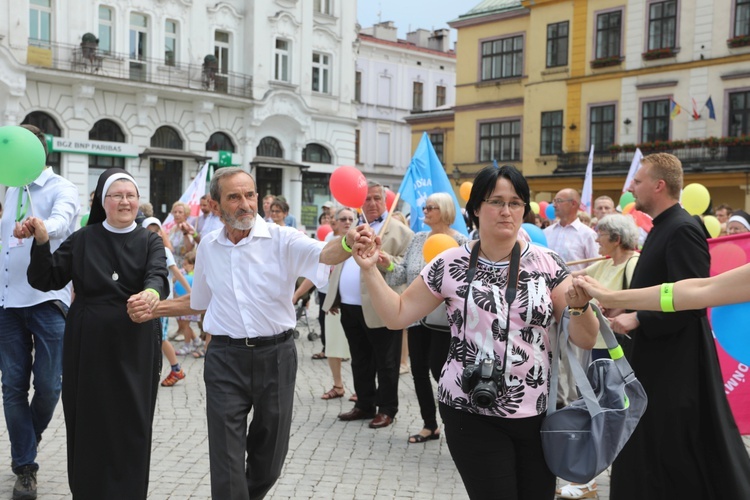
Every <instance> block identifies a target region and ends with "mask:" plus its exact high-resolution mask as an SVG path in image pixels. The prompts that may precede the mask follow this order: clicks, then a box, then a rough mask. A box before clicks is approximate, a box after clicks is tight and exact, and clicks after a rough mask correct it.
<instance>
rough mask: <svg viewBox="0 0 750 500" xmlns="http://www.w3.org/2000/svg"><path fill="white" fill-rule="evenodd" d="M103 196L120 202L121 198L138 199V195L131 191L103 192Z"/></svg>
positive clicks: (130, 200) (129, 200)
mask: <svg viewBox="0 0 750 500" xmlns="http://www.w3.org/2000/svg"><path fill="white" fill-rule="evenodd" d="M104 197H105V198H112V199H113V200H115V201H116V202H117V203H120V202H121V201H122V200H128V202H132V201H135V200H137V199H138V195H136V194H133V193H128V194H122V193H115V194H105V195H104Z"/></svg>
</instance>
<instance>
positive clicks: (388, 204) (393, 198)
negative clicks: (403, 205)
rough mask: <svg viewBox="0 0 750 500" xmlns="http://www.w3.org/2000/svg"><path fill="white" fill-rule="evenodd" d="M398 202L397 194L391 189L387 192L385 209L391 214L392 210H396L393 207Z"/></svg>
mask: <svg viewBox="0 0 750 500" xmlns="http://www.w3.org/2000/svg"><path fill="white" fill-rule="evenodd" d="M394 201H396V193H394V192H393V191H391V190H390V189H386V190H385V209H386V210H388V211H389V212H390V211H391V209H393V208H396V207H394V206H393V202H394Z"/></svg>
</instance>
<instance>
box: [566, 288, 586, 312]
mask: <svg viewBox="0 0 750 500" xmlns="http://www.w3.org/2000/svg"><path fill="white" fill-rule="evenodd" d="M590 300H591V296H590V295H589V294H588V293H586V290H584V289H583V288H581V287H579V286H576V285H575V283H574V284H573V285H572V286H571V287H570V288H568V291H567V292H566V293H565V302H566V303H567V304H568V307H583V306H585V305H586V304H588V302H589V301H590Z"/></svg>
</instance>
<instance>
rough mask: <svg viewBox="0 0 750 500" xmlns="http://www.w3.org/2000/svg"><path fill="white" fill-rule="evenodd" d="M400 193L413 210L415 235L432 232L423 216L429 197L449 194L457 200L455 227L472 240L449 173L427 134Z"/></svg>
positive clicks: (412, 227)
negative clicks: (446, 171)
mask: <svg viewBox="0 0 750 500" xmlns="http://www.w3.org/2000/svg"><path fill="white" fill-rule="evenodd" d="M399 193H400V195H401V199H402V200H404V201H405V202H406V203H408V204H409V205H410V206H411V230H412V231H414V232H419V231H429V230H430V227H429V226H427V225H426V224H425V223H424V213H423V212H422V207H424V204H425V201H427V197H428V196H430V195H431V194H433V193H448V194H449V195H451V198H453V204H454V206H455V207H456V220H455V221H454V222H453V224H452V225H451V227H452V228H453V229H455V230H456V231H458V232H459V233H461V234H463V235H467V236H468V234H469V231H468V230H467V229H466V222H465V221H464V218H463V215H461V207H460V205H459V204H458V199H457V198H456V193H454V192H453V188H452V187H451V183H450V180H448V174H446V173H445V169H443V165H442V164H441V163H440V159H439V158H438V156H437V154H436V153H435V148H433V147H432V143H431V142H430V139H429V137H428V136H427V134H426V133H425V134H423V135H422V140H421V141H419V145H418V146H417V150H416V151H414V156H413V157H412V159H411V163H409V168H408V169H407V170H406V175H404V180H403V181H401V188H400V189H399Z"/></svg>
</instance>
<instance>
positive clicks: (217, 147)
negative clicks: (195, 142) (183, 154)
mask: <svg viewBox="0 0 750 500" xmlns="http://www.w3.org/2000/svg"><path fill="white" fill-rule="evenodd" d="M206 151H231V152H232V153H234V144H233V143H232V139H230V138H229V136H228V135H227V134H225V133H224V132H214V133H213V134H211V137H209V138H208V142H207V143H206Z"/></svg>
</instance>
